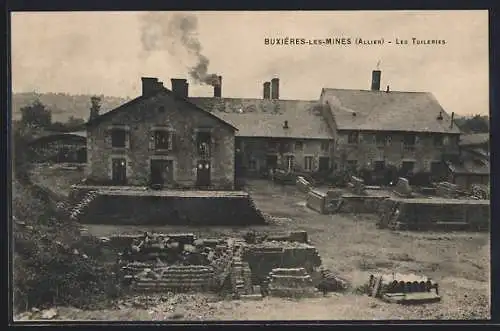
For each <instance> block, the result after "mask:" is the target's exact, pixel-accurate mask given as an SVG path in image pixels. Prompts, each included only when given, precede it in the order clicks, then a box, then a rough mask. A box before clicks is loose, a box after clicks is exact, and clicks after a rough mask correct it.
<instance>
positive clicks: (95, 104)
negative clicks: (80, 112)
mask: <svg viewBox="0 0 500 331" xmlns="http://www.w3.org/2000/svg"><path fill="white" fill-rule="evenodd" d="M90 104H91V106H90V118H89V120H93V119H94V118H96V117H99V111H100V110H101V98H100V97H98V96H93V97H91V98H90Z"/></svg>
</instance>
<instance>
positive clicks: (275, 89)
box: [271, 78, 280, 99]
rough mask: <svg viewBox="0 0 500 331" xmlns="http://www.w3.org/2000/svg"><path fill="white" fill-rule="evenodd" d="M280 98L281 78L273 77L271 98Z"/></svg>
mask: <svg viewBox="0 0 500 331" xmlns="http://www.w3.org/2000/svg"><path fill="white" fill-rule="evenodd" d="M279 98H280V80H279V78H273V79H271V99H279Z"/></svg>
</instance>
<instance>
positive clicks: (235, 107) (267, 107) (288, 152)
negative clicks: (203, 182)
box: [190, 78, 335, 177]
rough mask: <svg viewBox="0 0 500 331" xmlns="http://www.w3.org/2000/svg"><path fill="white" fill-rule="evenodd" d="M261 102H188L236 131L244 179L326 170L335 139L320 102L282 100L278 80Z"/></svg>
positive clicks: (239, 171)
mask: <svg viewBox="0 0 500 331" xmlns="http://www.w3.org/2000/svg"><path fill="white" fill-rule="evenodd" d="M263 87H264V89H263V98H262V99H249V98H223V97H221V96H220V95H217V93H219V92H220V90H218V91H216V90H214V97H213V98H190V100H191V101H192V102H193V103H195V104H197V105H199V106H200V107H201V108H203V109H206V110H207V111H209V112H211V113H213V114H214V115H216V116H218V117H220V118H221V119H223V120H224V121H227V122H228V123H231V124H232V125H233V126H235V127H236V128H238V131H237V132H236V150H235V164H236V172H237V174H238V175H241V176H249V177H255V176H263V175H266V174H268V173H269V171H270V170H272V169H283V170H287V171H295V172H305V173H313V172H328V171H330V170H331V167H332V160H333V154H334V150H333V148H334V144H333V143H334V137H335V133H334V132H332V130H331V128H330V127H329V126H328V124H327V122H326V121H325V119H324V117H323V114H322V109H321V108H322V105H321V104H320V103H319V102H318V101H317V100H316V101H306V100H284V99H280V98H279V79H278V78H274V79H272V80H271V81H270V82H265V83H264V86H263Z"/></svg>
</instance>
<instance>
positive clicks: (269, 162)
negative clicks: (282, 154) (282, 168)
mask: <svg viewBox="0 0 500 331" xmlns="http://www.w3.org/2000/svg"><path fill="white" fill-rule="evenodd" d="M266 166H267V170H271V169H276V168H277V167H278V156H277V155H273V154H270V155H268V156H267V157H266Z"/></svg>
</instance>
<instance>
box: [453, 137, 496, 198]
mask: <svg viewBox="0 0 500 331" xmlns="http://www.w3.org/2000/svg"><path fill="white" fill-rule="evenodd" d="M489 140H490V134H489V133H473V134H465V135H462V136H461V137H460V143H459V146H460V156H459V158H458V159H455V160H450V161H448V162H447V166H448V178H447V180H448V181H449V182H450V183H454V184H457V185H458V186H460V187H461V188H463V189H469V188H471V186H472V185H474V184H479V185H489V183H490V148H489Z"/></svg>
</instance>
